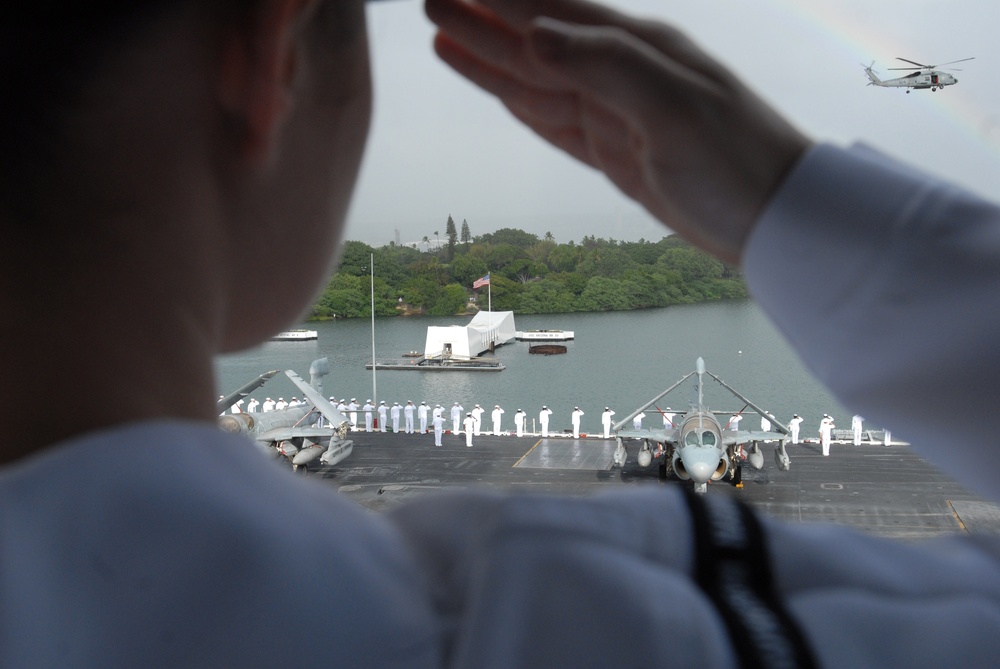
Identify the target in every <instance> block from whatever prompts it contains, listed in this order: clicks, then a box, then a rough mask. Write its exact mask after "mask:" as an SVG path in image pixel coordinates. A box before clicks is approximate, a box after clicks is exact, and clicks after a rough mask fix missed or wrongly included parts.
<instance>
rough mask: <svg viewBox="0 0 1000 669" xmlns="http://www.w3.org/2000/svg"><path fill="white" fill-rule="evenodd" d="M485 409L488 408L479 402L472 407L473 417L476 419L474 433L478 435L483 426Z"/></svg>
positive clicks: (473, 427)
mask: <svg viewBox="0 0 1000 669" xmlns="http://www.w3.org/2000/svg"><path fill="white" fill-rule="evenodd" d="M485 411H486V409H484V408H483V407H481V406H479V405H478V404H477V405H476V406H474V407H473V408H472V418H473V420H475V421H476V422H475V423H474V424H473V426H472V433H473V434H474V435H476V436H477V437H478V436H479V430H480V429H481V428H482V426H483V413H484V412H485Z"/></svg>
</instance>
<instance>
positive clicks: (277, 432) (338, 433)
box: [219, 358, 354, 471]
mask: <svg viewBox="0 0 1000 669" xmlns="http://www.w3.org/2000/svg"><path fill="white" fill-rule="evenodd" d="M329 372H330V363H329V360H327V359H326V358H320V359H319V360H314V361H313V363H312V365H310V367H309V375H310V383H306V382H305V381H303V380H302V378H301V377H300V376H299V375H298V374H296V373H295V372H293V371H292V370H287V371H286V372H285V374H286V375H287V376H288V378H289V379H291V380H292V383H294V384H295V385H296V386H297V387H298V388H299V390H301V391H302V393H303V394H304V395H305V398H306V399H307V400H308V402H307V403H305V404H300V405H299V406H295V407H290V408H288V409H282V410H280V411H268V412H266V413H237V414H228V415H225V416H222V417H220V418H219V427H220V428H222V429H223V430H225V431H226V432H232V433H233V434H242V435H244V436H246V437H247V438H249V439H251V440H252V441H254V442H255V443H257V444H258V445H259V446H260V447H261V448H263V449H264V450H266V451H267V452H269V453H271V454H273V455H275V456H276V457H285V458H287V459H288V460H289V461H290V462H291V464H292V469H293V470H298V469H300V468H301V469H302V470H303V471H305V468H306V466H307V465H308V464H309V463H310V462H313V461H314V460H316V459H317V458H318V459H319V461H320V462H321V463H323V464H326V465H335V464H337V463H338V462H340V461H341V460H343V459H344V458H346V457H347V456H348V455H350V454H351V451H353V450H354V442H352V441H351V440H350V439H347V431H348V429H349V428H350V422H349V421H348V420H347V418H346V417H345V416H344V415H343V414H342V413H340V412H339V411H337V409H336V407H334V406H333V405H332V404H331V403H330V401H329V400H327V399H326V398H325V397H323V392H322V378H323V377H324V376H326V375H327V374H329ZM275 374H276V372H268V373H267V374H262V375H261V376H260V377H258V378H257V379H256V380H255V381H251V382H250V383H249V384H247V385H246V386H243V388H241V389H240V390H238V391H236V392H235V393H232V394H230V395H229V396H227V397H226V398H225V399H222V400H219V403H220V405H222V403H223V402H227V401H229V400H230V398H233V397H234V396H236V395H237V394H238V393H239V392H241V391H244V390H246V389H248V388H249V390H246V392H247V393H248V392H249V391H250V390H253V389H254V388H257V387H259V386H261V385H263V384H264V383H265V382H266V381H267V380H268V379H270V378H271V376H274V375H275ZM265 377H266V378H265ZM262 379H263V380H262ZM331 426H332V427H331Z"/></svg>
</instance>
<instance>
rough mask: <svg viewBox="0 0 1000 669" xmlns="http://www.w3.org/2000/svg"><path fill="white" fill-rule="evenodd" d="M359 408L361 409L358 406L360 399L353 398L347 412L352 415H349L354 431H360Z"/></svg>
mask: <svg viewBox="0 0 1000 669" xmlns="http://www.w3.org/2000/svg"><path fill="white" fill-rule="evenodd" d="M359 408H361V407H360V406H359V405H358V399H357V398H356V397H352V398H351V401H350V402H349V403H348V405H347V410H348V411H349V412H350V414H348V416H349V418H350V421H351V429H352V430H357V429H358V409H359Z"/></svg>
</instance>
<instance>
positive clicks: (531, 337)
mask: <svg viewBox="0 0 1000 669" xmlns="http://www.w3.org/2000/svg"><path fill="white" fill-rule="evenodd" d="M514 338H515V339H517V340H518V341H570V340H571V339H574V338H575V336H574V333H573V331H572V330H524V331H523V332H515V333H514Z"/></svg>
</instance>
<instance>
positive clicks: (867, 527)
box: [308, 432, 1000, 540]
mask: <svg viewBox="0 0 1000 669" xmlns="http://www.w3.org/2000/svg"><path fill="white" fill-rule="evenodd" d="M350 438H351V439H353V440H354V451H353V453H352V454H351V456H350V457H348V458H347V459H346V460H344V461H343V462H341V463H339V464H337V465H335V466H333V467H329V466H320V465H318V464H314V465H310V468H309V473H308V476H310V477H313V478H315V479H317V480H320V481H323V482H324V483H326V484H328V485H331V486H334V487H335V488H336V489H337V490H338V491H339V492H340V494H342V495H345V496H347V497H349V498H351V499H353V500H355V501H357V502H358V503H359V504H361V505H363V506H365V507H367V508H369V509H372V510H375V511H384V510H387V509H390V508H392V507H394V506H396V505H399V504H401V503H403V502H405V501H407V500H408V499H412V498H413V497H414V496H417V495H424V494H428V493H432V492H435V491H440V490H444V489H448V488H455V487H464V488H469V487H474V486H487V487H490V488H493V489H497V490H509V491H531V492H541V493H553V494H568V495H587V494H592V493H597V492H600V491H602V490H608V489H610V488H611V487H613V486H622V485H690V483H686V484H685V483H684V482H680V481H670V482H668V483H665V482H663V481H661V480H660V478H659V475H658V468H657V466H656V461H654V462H653V465H652V466H651V467H648V468H646V467H640V466H639V465H638V464H637V463H636V461H635V452H636V448H635V446H632V447H631V448H630V449H629V459H628V461H627V462H626V464H625V466H624V468H621V467H612V466H611V463H612V456H613V451H614V447H615V441H614V439H601V438H595V437H593V436H590V437H586V438H584V437H581V438H579V439H574V438H572V437H569V436H555V437H552V436H550V437H548V438H541V437H538V436H528V435H525V436H523V437H520V438H519V437H515V436H507V435H504V436H493V435H486V434H483V435H480V436H478V437H475V438H474V439H473V444H474V445H473V446H472V447H471V448H468V447H466V445H465V437H464V435H453V434H446V435H445V436H444V439H443V445H442V446H441V447H435V446H434V437H433V434H405V433H399V434H393V433H379V432H373V433H366V432H354V433H352V434H351V436H350ZM762 448H763V451H764V454H765V464H764V468H763V469H761V470H758V471H754V470H753V469H751V468H750V467H743V487H742V488H736V487H734V486H732V485H731V484H730V483H728V482H727V481H717V482H713V483H712V484H710V485H709V486H708V492H707V493H706V494H709V495H734V496H736V497H738V498H740V499H742V500H744V501H746V502H747V503H748V504H750V505H751V506H753V507H755V508H757V509H759V510H761V511H763V512H764V513H766V514H768V515H770V516H773V517H776V518H780V519H782V520H785V521H788V522H793V523H797V522H810V523H811V522H824V523H836V524H840V525H847V526H852V527H854V528H856V529H858V530H861V531H864V532H869V533H871V534H874V535H879V536H885V537H894V538H898V539H902V540H913V539H921V538H928V537H932V536H935V535H940V534H948V533H957V532H967V533H971V534H977V533H989V534H997V533H1000V507H998V506H997V505H996V504H993V503H992V502H989V501H986V500H985V499H984V498H982V497H980V496H978V495H975V494H974V493H972V492H970V491H969V490H967V489H965V488H964V487H962V486H961V485H959V484H958V483H956V482H955V481H954V480H952V479H951V478H949V477H948V476H946V475H945V474H943V473H942V472H940V471H939V470H937V469H936V468H935V467H933V466H932V465H930V464H929V463H928V462H926V461H925V460H923V459H922V458H920V457H919V456H918V455H916V454H915V453H914V452H913V451H912V449H910V448H909V446H907V445H903V444H892V445H889V446H885V445H883V444H877V443H868V442H864V443H862V445H860V446H854V445H852V444H851V443H838V442H834V444H833V447H832V450H831V454H830V456H829V457H823V456H822V454H821V451H820V446H819V444H818V443H805V444H797V445H791V444H789V445H788V446H787V450H788V454H789V455H790V456H791V469H790V471H779V470H778V468H777V467H776V466H775V463H774V459H773V457H772V454H771V451H772V450H773V449H772V448H771V446H770V445H768V444H764V445H762Z"/></svg>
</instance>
